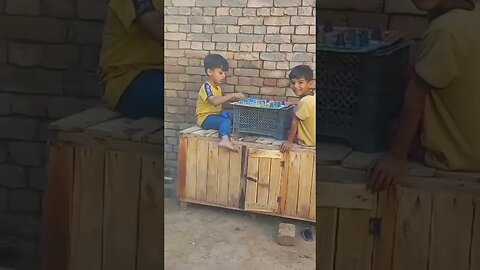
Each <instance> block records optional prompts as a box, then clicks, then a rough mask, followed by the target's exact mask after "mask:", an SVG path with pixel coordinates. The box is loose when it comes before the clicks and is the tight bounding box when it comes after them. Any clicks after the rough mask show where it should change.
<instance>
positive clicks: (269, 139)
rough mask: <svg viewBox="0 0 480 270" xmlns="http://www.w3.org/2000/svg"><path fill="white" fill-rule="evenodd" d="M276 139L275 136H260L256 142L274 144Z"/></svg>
mask: <svg viewBox="0 0 480 270" xmlns="http://www.w3.org/2000/svg"><path fill="white" fill-rule="evenodd" d="M274 141H275V139H273V138H267V137H258V139H257V140H256V141H255V143H259V144H270V145H271V144H272V143H273V142H274Z"/></svg>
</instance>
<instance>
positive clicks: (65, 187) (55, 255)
mask: <svg viewBox="0 0 480 270" xmlns="http://www.w3.org/2000/svg"><path fill="white" fill-rule="evenodd" d="M73 174H74V149H73V147H69V146H65V145H55V146H50V148H49V161H48V183H47V188H46V190H45V194H44V199H43V215H44V216H43V220H44V221H43V228H42V229H43V241H42V246H43V248H42V252H43V256H42V269H51V270H64V269H69V268H68V267H69V261H70V224H71V222H70V215H71V206H72V186H73Z"/></svg>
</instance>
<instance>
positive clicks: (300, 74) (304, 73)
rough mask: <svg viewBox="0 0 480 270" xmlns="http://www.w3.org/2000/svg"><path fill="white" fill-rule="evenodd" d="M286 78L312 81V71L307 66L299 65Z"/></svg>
mask: <svg viewBox="0 0 480 270" xmlns="http://www.w3.org/2000/svg"><path fill="white" fill-rule="evenodd" d="M288 78H289V79H290V80H291V79H300V78H305V80H307V81H311V80H313V70H312V69H311V68H310V67H309V66H307V65H299V66H296V67H294V68H292V70H291V71H290V74H288Z"/></svg>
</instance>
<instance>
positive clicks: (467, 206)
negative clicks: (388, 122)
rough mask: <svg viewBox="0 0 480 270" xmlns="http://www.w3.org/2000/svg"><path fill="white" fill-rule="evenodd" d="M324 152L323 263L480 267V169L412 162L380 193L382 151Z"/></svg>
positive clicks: (377, 268) (344, 269) (337, 266)
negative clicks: (377, 165)
mask: <svg viewBox="0 0 480 270" xmlns="http://www.w3.org/2000/svg"><path fill="white" fill-rule="evenodd" d="M318 150H319V157H318V164H317V166H318V167H317V168H318V182H317V191H318V200H317V205H318V208H317V218H318V219H317V242H316V243H317V254H318V255H319V256H318V257H317V258H316V262H317V269H325V270H351V269H358V270H383V269H388V270H389V269H392V270H405V269H414V270H430V269H435V270H447V269H450V270H451V269H455V270H473V269H480V218H479V217H480V181H479V180H480V173H462V172H445V171H439V170H436V169H433V168H427V167H425V166H422V165H420V164H418V163H409V164H408V165H407V175H406V176H405V177H403V179H402V180H401V181H400V183H399V184H398V185H397V186H396V188H395V189H391V190H387V191H382V192H380V193H375V194H373V193H371V192H369V191H367V190H366V189H365V187H366V181H367V176H366V170H367V168H368V167H369V166H370V165H371V164H372V162H373V161H374V159H376V158H377V157H379V154H363V153H355V152H352V151H351V150H349V149H347V148H345V147H342V146H339V147H335V146H332V145H319V146H318Z"/></svg>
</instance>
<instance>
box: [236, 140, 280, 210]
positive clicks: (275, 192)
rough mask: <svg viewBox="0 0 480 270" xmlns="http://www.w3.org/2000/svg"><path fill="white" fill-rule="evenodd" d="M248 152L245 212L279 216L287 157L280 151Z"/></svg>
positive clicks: (251, 149) (250, 150)
mask: <svg viewBox="0 0 480 270" xmlns="http://www.w3.org/2000/svg"><path fill="white" fill-rule="evenodd" d="M247 151H248V152H247V155H248V156H247V175H246V192H245V210H247V211H252V212H267V213H274V214H277V213H279V212H280V205H281V200H280V190H281V187H280V186H281V182H282V179H283V176H284V172H285V155H284V154H282V153H280V151H279V150H265V149H260V148H248V150H247Z"/></svg>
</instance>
